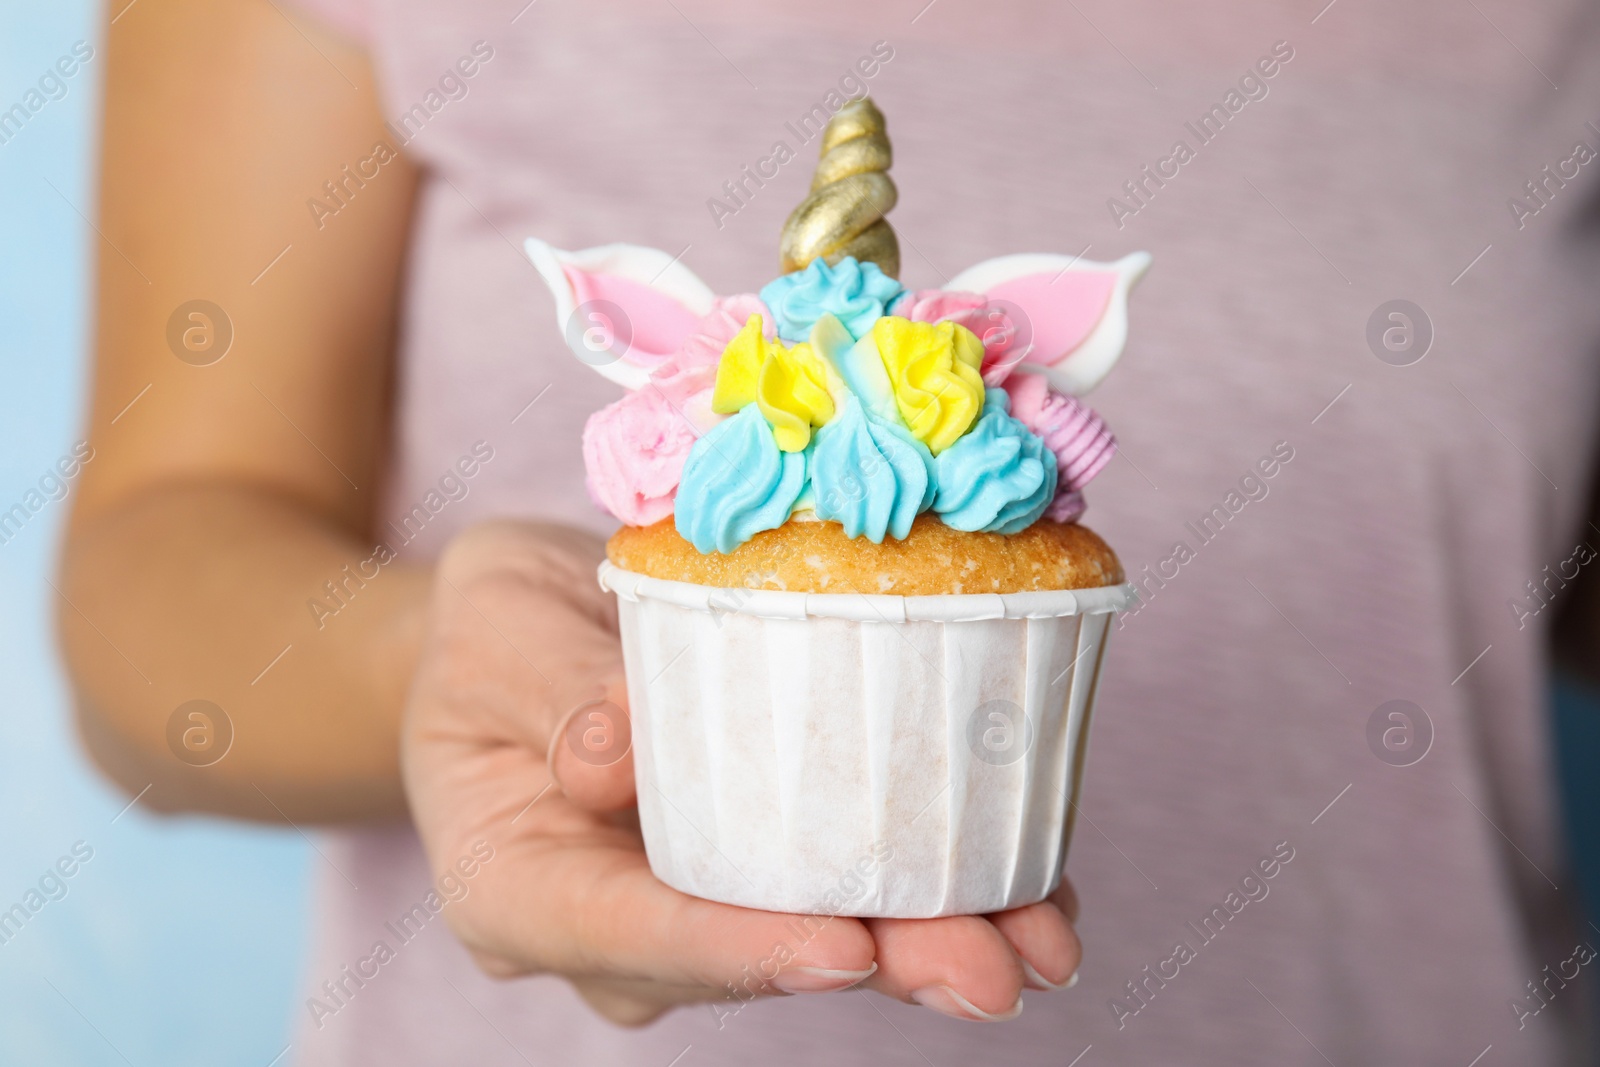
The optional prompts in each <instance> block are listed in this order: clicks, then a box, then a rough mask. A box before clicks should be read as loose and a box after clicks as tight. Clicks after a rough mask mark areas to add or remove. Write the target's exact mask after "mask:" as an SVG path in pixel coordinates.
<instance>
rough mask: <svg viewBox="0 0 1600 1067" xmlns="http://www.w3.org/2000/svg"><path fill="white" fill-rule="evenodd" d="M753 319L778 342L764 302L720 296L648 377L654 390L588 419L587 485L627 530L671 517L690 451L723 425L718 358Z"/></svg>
mask: <svg viewBox="0 0 1600 1067" xmlns="http://www.w3.org/2000/svg"><path fill="white" fill-rule="evenodd" d="M751 315H760V316H761V317H762V321H763V323H764V324H765V326H766V333H767V336H769V337H772V336H776V333H775V330H776V325H775V323H774V322H773V319H772V312H770V311H768V310H767V306H766V305H765V304H763V303H762V302H761V298H760V297H758V296H756V295H754V294H750V293H746V294H741V295H738V296H727V297H717V298H716V303H715V305H714V306H713V307H712V309H711V311H710V313H709V314H707V315H706V316H705V317H704V318H702V319H701V320H700V322H699V323H698V324H697V326H696V328H695V331H694V333H692V334H690V335H689V336H688V337H687V338H685V339H684V341H683V343H682V344H681V345H679V346H678V350H677V351H676V352H674V353H673V354H672V355H670V356H668V357H667V358H666V359H665V360H663V361H662V362H661V364H660V365H659V366H657V367H656V368H655V369H653V370H652V371H651V372H650V383H649V384H648V385H646V386H645V387H644V388H643V389H640V390H638V391H637V392H632V393H629V394H628V395H627V396H625V397H623V398H622V399H621V400H618V401H616V402H615V403H612V404H607V405H606V406H605V407H603V408H601V409H600V410H599V411H597V412H595V413H594V414H593V415H591V416H589V421H588V422H587V423H586V424H585V425H584V428H583V461H584V467H585V468H586V470H587V477H586V478H585V482H584V484H585V485H586V486H587V487H588V490H589V496H590V498H591V499H592V500H593V501H594V502H595V503H596V504H598V505H599V506H600V507H601V508H604V509H605V510H606V511H608V512H610V513H611V514H612V515H614V516H616V517H617V518H618V519H619V520H620V521H622V522H624V523H627V524H628V525H629V526H649V525H650V524H651V523H655V522H660V521H661V520H662V519H664V518H666V517H667V516H668V515H671V514H672V509H673V503H674V501H675V499H676V498H677V494H678V482H679V480H680V479H681V478H682V476H683V464H684V462H685V461H686V460H687V459H688V458H689V449H691V448H693V447H694V443H695V441H697V440H699V438H700V435H701V434H702V433H704V432H705V431H707V430H709V429H711V427H713V426H715V425H716V424H717V423H719V422H721V421H722V419H723V416H721V415H718V414H716V413H715V412H713V411H712V410H711V392H712V387H713V386H714V385H715V384H716V377H717V360H719V359H720V358H721V357H722V350H723V349H724V348H726V347H727V345H728V342H729V341H731V340H733V338H734V335H735V334H737V333H738V332H739V331H740V330H742V329H743V328H744V325H745V323H746V322H748V321H749V319H750V316H751Z"/></svg>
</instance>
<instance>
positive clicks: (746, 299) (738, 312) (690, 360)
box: [652, 293, 778, 377]
mask: <svg viewBox="0 0 1600 1067" xmlns="http://www.w3.org/2000/svg"><path fill="white" fill-rule="evenodd" d="M751 315H760V316H761V324H762V329H763V332H765V333H766V335H767V336H768V337H770V338H776V337H777V336H778V324H777V321H776V320H775V319H774V318H773V317H772V312H771V311H770V310H768V309H767V305H766V304H765V303H764V302H763V301H762V299H761V298H760V297H759V296H757V295H756V294H754V293H739V294H737V295H736V296H719V297H717V298H716V300H715V302H714V304H713V306H712V308H711V311H710V313H709V314H707V315H706V316H705V317H704V318H702V319H701V320H700V321H699V323H698V324H696V326H695V331H694V333H692V334H690V335H689V336H688V337H686V338H685V339H684V342H683V344H682V345H680V346H679V347H678V351H677V352H676V353H674V354H673V355H672V356H671V357H670V358H669V359H668V360H667V361H666V362H665V363H663V364H662V365H661V367H660V368H659V369H660V370H661V371H664V372H668V373H670V372H672V371H673V370H676V369H679V368H681V369H685V370H686V369H688V368H690V367H715V366H716V365H717V360H719V359H721V358H722V350H723V349H724V348H727V347H728V342H729V341H731V340H733V339H734V337H735V336H736V335H737V334H738V333H739V331H740V330H742V329H744V326H745V323H747V322H749V321H750V316H751ZM652 377H654V375H652Z"/></svg>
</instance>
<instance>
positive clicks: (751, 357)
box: [711, 315, 778, 415]
mask: <svg viewBox="0 0 1600 1067" xmlns="http://www.w3.org/2000/svg"><path fill="white" fill-rule="evenodd" d="M776 347H778V346H777V345H776V344H775V343H773V342H772V341H769V340H767V337H766V334H765V332H764V327H763V323H762V320H761V316H760V315H751V316H750V318H749V319H747V320H746V321H745V324H744V329H742V330H740V331H739V332H738V333H737V334H735V335H734V338H733V340H731V341H729V342H728V346H727V347H726V348H724V349H723V350H722V356H721V358H720V359H719V360H718V361H717V381H716V385H715V386H714V387H713V388H712V390H711V410H712V411H715V412H716V413H717V414H719V415H733V414H736V413H738V412H740V411H743V410H744V408H745V406H746V405H748V404H750V403H751V402H752V401H754V400H755V398H756V383H757V382H758V381H759V380H760V377H761V367H762V365H763V364H765V363H766V362H767V353H768V352H769V351H771V350H772V349H774V348H776Z"/></svg>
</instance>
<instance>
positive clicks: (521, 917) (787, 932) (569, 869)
mask: <svg viewBox="0 0 1600 1067" xmlns="http://www.w3.org/2000/svg"><path fill="white" fill-rule="evenodd" d="M562 803H565V801H562ZM621 837H622V834H621V833H620V832H619V845H620V843H621ZM635 847H636V846H635ZM507 859H508V862H507V863H505V864H504V865H503V866H499V865H497V869H495V870H493V871H490V870H489V868H485V873H486V874H489V875H490V876H491V878H492V879H493V880H492V881H491V882H489V883H488V884H484V883H482V882H480V885H479V887H478V889H475V890H474V894H473V898H472V899H473V900H475V901H477V906H476V907H474V908H473V909H471V911H470V916H471V917H469V913H465V912H464V913H459V914H458V916H457V919H458V922H460V923H461V926H460V927H459V928H458V929H459V932H460V933H461V934H462V935H463V938H464V939H466V940H467V941H468V942H469V943H470V944H473V945H474V947H477V948H480V949H481V950H484V951H488V952H492V953H495V954H497V955H501V956H506V957H510V958H512V959H515V960H517V961H518V962H519V963H520V964H522V965H524V966H525V967H527V969H529V970H534V971H555V972H558V973H561V974H566V975H573V976H580V977H605V978H633V979H646V980H650V981H655V982H664V983H667V984H672V985H686V986H705V987H710V988H712V989H716V990H718V991H720V993H721V994H722V995H726V996H733V997H737V998H739V999H741V1000H748V999H749V998H751V997H753V996H761V995H771V994H773V993H780V992H789V993H799V992H825V991H830V990H834V989H842V988H847V987H849V986H850V985H853V984H855V983H857V982H859V981H861V980H862V979H863V978H865V977H866V976H868V975H869V974H871V973H872V971H873V969H874V963H873V939H872V936H871V935H870V934H869V933H868V932H867V930H866V928H865V927H864V926H863V925H862V924H861V922H860V921H859V920H856V919H849V918H837V917H830V916H809V915H807V916H801V915H783V914H777V913H773V912H765V911H755V910H752V909H749V908H739V907H734V906H732V905H728V904H718V903H714V902H712V901H708V900H700V899H698V898H695V897H690V896H687V895H685V894H683V893H680V892H678V891H677V890H675V889H672V888H670V887H669V886H667V885H665V884H664V883H662V882H660V881H659V880H657V879H656V877H655V875H654V874H652V873H651V871H650V867H649V864H648V862H647V861H646V859H645V857H644V854H643V853H641V852H638V851H634V850H633V849H632V848H625V847H611V846H607V845H604V844H574V843H571V842H562V841H538V840H535V841H529V842H525V843H524V844H523V845H522V846H521V847H520V850H519V851H517V852H515V853H512V854H511V855H509V856H508V857H507ZM480 878H482V876H481V875H480ZM480 893H481V894H482V895H481V897H480ZM552 917H562V921H553V919H552ZM479 922H481V923H482V927H481V929H480V928H478V923H479ZM1007 951H1009V949H1008V950H1007Z"/></svg>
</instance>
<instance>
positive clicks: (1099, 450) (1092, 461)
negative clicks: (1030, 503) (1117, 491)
mask: <svg viewBox="0 0 1600 1067" xmlns="http://www.w3.org/2000/svg"><path fill="white" fill-rule="evenodd" d="M1005 390H1006V392H1007V393H1008V394H1010V396H1011V416H1012V418H1015V419H1016V420H1017V421H1019V422H1021V423H1022V424H1023V425H1024V426H1026V427H1027V428H1028V429H1029V430H1031V431H1032V432H1033V433H1035V434H1037V435H1038V436H1039V438H1040V439H1042V440H1043V441H1044V443H1045V447H1047V448H1049V449H1050V451H1051V452H1054V453H1055V456H1056V467H1057V477H1056V497H1055V500H1053V501H1052V502H1051V504H1050V509H1049V510H1048V511H1046V512H1045V514H1046V515H1047V516H1048V517H1049V518H1051V519H1054V520H1055V521H1057V522H1072V521H1074V520H1075V519H1077V518H1078V517H1079V516H1080V515H1082V514H1083V510H1084V503H1083V494H1082V492H1081V490H1082V489H1083V487H1084V486H1086V485H1088V484H1089V481H1090V479H1092V478H1093V477H1094V476H1095V475H1096V474H1099V473H1100V471H1101V469H1102V468H1104V467H1105V465H1106V464H1107V463H1110V462H1111V457H1112V456H1114V455H1115V454H1116V451H1117V439H1116V438H1115V437H1113V436H1111V431H1110V430H1108V429H1107V428H1106V424H1105V420H1104V419H1102V418H1101V417H1100V416H1099V415H1098V414H1097V413H1096V412H1095V410H1094V409H1093V408H1091V407H1089V406H1088V405H1087V404H1085V403H1083V402H1082V401H1080V400H1079V399H1078V398H1077V397H1072V396H1065V395H1063V394H1061V393H1057V392H1055V391H1053V390H1052V389H1051V388H1050V384H1049V383H1048V382H1047V381H1045V379H1044V378H1042V377H1040V376H1039V375H1037V374H1018V375H1016V376H1015V377H1012V378H1011V379H1009V380H1008V381H1007V382H1006V384H1005Z"/></svg>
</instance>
